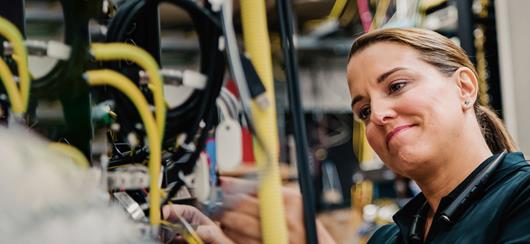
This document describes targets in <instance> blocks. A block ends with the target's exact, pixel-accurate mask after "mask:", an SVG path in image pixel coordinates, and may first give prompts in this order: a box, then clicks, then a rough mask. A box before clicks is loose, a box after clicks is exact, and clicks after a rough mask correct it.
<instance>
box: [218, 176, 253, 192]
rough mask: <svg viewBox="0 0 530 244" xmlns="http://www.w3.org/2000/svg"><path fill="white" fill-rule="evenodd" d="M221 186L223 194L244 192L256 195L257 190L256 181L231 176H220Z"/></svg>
mask: <svg viewBox="0 0 530 244" xmlns="http://www.w3.org/2000/svg"><path fill="white" fill-rule="evenodd" d="M221 188H222V189H223V192H224V193H225V194H236V193H244V194H250V195H256V194H257V190H258V181H256V180H243V179H236V178H232V177H221Z"/></svg>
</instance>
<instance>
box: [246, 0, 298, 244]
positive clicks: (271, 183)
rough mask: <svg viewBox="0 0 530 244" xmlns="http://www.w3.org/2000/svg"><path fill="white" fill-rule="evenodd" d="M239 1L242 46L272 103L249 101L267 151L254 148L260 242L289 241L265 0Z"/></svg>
mask: <svg viewBox="0 0 530 244" xmlns="http://www.w3.org/2000/svg"><path fill="white" fill-rule="evenodd" d="M240 4H241V5H240V6H241V17H242V20H243V21H242V22H243V35H244V42H245V49H246V50H247V52H248V54H249V55H250V59H251V60H252V63H253V64H254V67H256V71H257V73H258V75H259V77H260V78H261V80H262V81H263V84H264V86H265V89H266V93H265V95H266V96H267V99H268V100H269V101H270V102H271V105H270V106H268V107H267V108H266V109H263V110H262V109H260V108H259V107H258V106H257V105H256V104H255V103H253V104H252V114H253V121H254V122H255V127H256V132H257V133H258V135H260V136H261V138H262V140H263V143H264V144H265V145H264V146H265V147H266V150H263V149H262V148H260V147H254V152H255V156H256V162H257V165H258V167H260V169H262V173H261V174H260V185H259V189H258V194H259V201H260V216H261V229H262V233H263V243H265V244H273V243H274V244H284V243H288V236H287V224H286V222H285V212H284V206H283V201H282V195H281V192H282V191H281V178H280V173H279V166H278V164H279V163H278V127H277V126H276V123H277V121H276V111H275V108H276V106H275V104H274V101H275V99H274V83H273V77H272V61H271V49H270V40H269V33H268V30H267V16H266V10H265V1H257V0H242V1H240ZM254 145H256V144H254ZM266 151H269V153H270V155H267V152H266Z"/></svg>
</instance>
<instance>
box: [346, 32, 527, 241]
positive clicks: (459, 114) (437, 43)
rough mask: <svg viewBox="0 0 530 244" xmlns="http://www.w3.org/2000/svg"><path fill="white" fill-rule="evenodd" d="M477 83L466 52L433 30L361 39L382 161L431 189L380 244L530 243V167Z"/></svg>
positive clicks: (357, 59) (360, 109)
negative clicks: (480, 97) (479, 96)
mask: <svg viewBox="0 0 530 244" xmlns="http://www.w3.org/2000/svg"><path fill="white" fill-rule="evenodd" d="M477 77H478V76H477V74H476V71H475V68H474V67H473V65H472V63H471V62H470V61H469V59H468V57H467V56H466V55H465V53H464V51H463V50H462V49H461V48H460V47H459V46H457V45H456V44H454V43H453V42H452V41H451V40H449V39H447V38H445V37H443V36H441V35H439V34H437V33H435V32H432V31H428V30H421V29H384V30H378V31H374V32H370V33H367V34H365V35H363V36H361V37H359V38H358V39H357V40H356V41H355V42H354V44H353V46H352V49H351V52H350V59H349V63H348V67H347V78H348V84H349V89H350V94H351V96H352V110H353V111H354V114H355V116H356V117H357V118H358V119H359V120H361V121H362V122H363V123H364V124H365V126H366V137H367V139H368V142H369V143H370V145H371V147H372V148H373V149H374V151H375V152H376V153H377V154H378V156H379V157H380V158H381V159H382V161H383V162H384V163H385V164H386V165H387V166H388V167H389V168H390V169H391V170H393V171H395V172H396V173H398V174H400V175H404V176H406V177H409V178H411V179H413V180H415V181H416V182H417V184H418V185H419V187H420V188H421V190H422V193H421V194H419V195H418V196H416V197H414V198H413V199H412V200H411V201H410V202H409V203H407V205H405V206H404V207H403V208H402V209H401V210H400V211H399V212H398V213H397V214H396V215H394V221H395V224H392V225H388V226H384V227H382V228H381V229H379V230H378V231H377V232H376V233H375V234H374V235H373V236H372V238H371V239H370V243H395V242H398V243H409V242H415V243H422V242H429V243H472V242H473V243H489V242H495V243H514V242H530V231H529V229H528V226H530V166H529V165H528V163H527V162H526V161H525V159H524V157H523V155H522V154H521V153H512V152H513V151H515V147H514V144H513V142H512V140H511V138H510V136H509V135H508V133H507V132H506V130H505V129H504V127H503V125H502V123H501V121H500V120H499V119H498V118H497V116H496V115H495V114H494V113H493V112H491V111H490V110H489V109H488V108H486V107H483V106H480V105H478V104H477V94H478V87H479V85H478V83H479V81H478V78H477ZM504 150H507V151H508V152H510V153H508V154H507V155H504V153H501V152H503V151H504ZM494 161H497V162H498V164H497V162H494ZM495 165H496V166H495ZM488 166H490V167H488ZM455 199H456V201H455Z"/></svg>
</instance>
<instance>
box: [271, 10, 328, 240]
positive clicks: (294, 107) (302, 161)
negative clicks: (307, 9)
mask: <svg viewBox="0 0 530 244" xmlns="http://www.w3.org/2000/svg"><path fill="white" fill-rule="evenodd" d="M276 5H277V7H278V16H279V19H280V34H281V43H282V49H283V55H284V59H285V73H286V77H287V92H288V95H289V108H290V111H291V114H292V118H293V127H294V138H295V142H296V159H297V167H298V181H299V184H300V191H301V193H302V199H303V203H304V226H305V230H306V232H305V233H306V243H318V235H317V230H316V224H315V220H316V216H315V205H314V203H315V201H314V190H313V184H312V177H311V172H310V170H309V165H310V157H308V155H309V154H308V149H307V148H308V143H307V137H306V126H305V121H304V114H303V108H302V103H301V101H300V87H299V83H298V82H299V80H298V68H297V65H298V64H297V60H296V55H295V49H294V45H293V30H292V26H293V25H292V19H293V15H292V9H291V4H290V1H289V0H279V1H278V2H277V3H276Z"/></svg>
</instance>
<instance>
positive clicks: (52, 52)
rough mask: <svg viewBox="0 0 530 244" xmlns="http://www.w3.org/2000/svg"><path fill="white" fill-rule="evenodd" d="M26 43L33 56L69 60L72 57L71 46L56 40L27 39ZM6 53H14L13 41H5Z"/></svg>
mask: <svg viewBox="0 0 530 244" xmlns="http://www.w3.org/2000/svg"><path fill="white" fill-rule="evenodd" d="M25 45H26V47H27V49H28V55H33V56H47V57H50V58H54V59H59V60H67V59H68V58H69V57H70V53H71V48H70V46H68V45H66V44H64V43H62V42H56V41H48V42H46V41H37V40H26V42H25ZM3 46H4V55H6V56H9V55H13V52H14V50H13V47H12V45H11V43H9V42H7V41H4V43H3Z"/></svg>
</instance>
